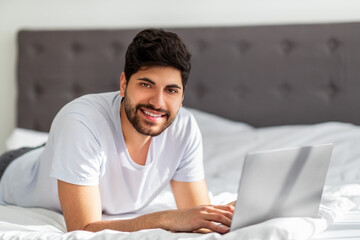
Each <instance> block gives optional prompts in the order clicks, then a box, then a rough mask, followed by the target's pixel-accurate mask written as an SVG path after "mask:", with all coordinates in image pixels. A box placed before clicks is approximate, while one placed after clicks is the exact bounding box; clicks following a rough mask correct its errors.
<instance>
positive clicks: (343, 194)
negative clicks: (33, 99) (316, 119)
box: [0, 110, 360, 240]
mask: <svg viewBox="0 0 360 240" xmlns="http://www.w3.org/2000/svg"><path fill="white" fill-rule="evenodd" d="M191 111H192V112H193V113H194V115H195V117H196V118H197V120H198V123H199V126H200V129H201V131H202V134H203V139H204V166H205V173H206V178H207V182H208V185H209V190H210V195H211V198H212V202H213V203H214V204H221V203H227V202H229V201H231V200H234V199H236V192H237V186H238V182H239V179H240V174H239V173H240V170H241V168H242V164H243V159H244V157H245V154H246V153H247V152H248V151H253V150H264V149H272V148H281V147H287V146H299V145H308V144H313V143H327V142H333V143H334V151H333V156H332V160H331V163H330V169H329V172H328V176H327V180H326V188H325V192H324V197H323V200H322V204H321V208H320V213H321V216H322V218H319V219H312V218H279V219H272V220H269V221H266V222H264V223H260V224H257V225H253V226H250V227H247V228H243V229H240V230H237V231H235V232H231V233H228V234H225V235H220V234H217V233H211V234H205V235H203V234H195V233H171V232H168V231H164V230H161V229H152V230H143V231H138V232H135V233H124V232H117V231H111V230H105V231H101V232H98V233H90V232H85V231H75V232H70V233H66V229H65V224H64V219H63V217H62V215H61V214H59V213H56V212H53V211H49V210H46V209H40V208H21V207H17V206H0V238H1V239H164V240H168V239H262V240H263V239H294V240H295V239H296V240H297V239H299V240H300V239H341V238H346V239H360V233H359V230H357V229H356V227H359V226H360V148H359V144H360V127H359V126H354V125H352V124H346V123H337V122H329V123H323V124H317V125H310V126H299V125H298V126H281V127H268V128H259V129H255V128H252V127H251V126H249V125H247V124H244V123H239V122H233V121H229V120H226V119H222V118H219V117H217V116H214V115H211V114H207V113H203V112H200V111H197V110H191ZM30 133H31V134H33V136H34V139H38V141H39V143H40V144H41V142H42V141H44V139H45V140H46V135H45V136H44V134H43V133H41V134H40V135H38V136H35V135H36V134H37V133H36V132H27V131H26V130H23V129H17V130H16V131H15V132H14V134H13V135H12V136H11V137H10V138H9V141H8V142H7V143H8V145H7V147H8V148H9V149H13V148H14V147H18V146H19V145H20V146H22V145H30V144H28V143H29V142H28V143H25V142H21V141H23V140H25V139H29V138H30V139H31V136H30V135H29V134H30ZM24 134H25V135H26V134H27V135H28V136H27V137H24ZM19 139H20V140H19ZM30 143H33V144H34V145H37V144H38V143H34V142H32V141H30ZM169 208H175V203H174V199H173V196H172V194H171V192H170V191H169V189H167V190H165V191H164V192H163V193H162V194H161V195H159V196H158V197H157V198H156V199H155V200H154V201H153V203H152V204H151V205H150V206H149V207H147V208H146V209H144V210H143V211H142V212H139V213H137V214H129V215H124V216H106V215H104V216H103V218H104V219H110V218H130V217H135V216H137V215H140V214H144V213H148V212H153V211H158V210H163V209H169ZM327 227H328V229H327V230H325V229H326V228H327ZM324 230H325V231H324Z"/></svg>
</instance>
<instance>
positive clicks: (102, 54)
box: [17, 23, 360, 131]
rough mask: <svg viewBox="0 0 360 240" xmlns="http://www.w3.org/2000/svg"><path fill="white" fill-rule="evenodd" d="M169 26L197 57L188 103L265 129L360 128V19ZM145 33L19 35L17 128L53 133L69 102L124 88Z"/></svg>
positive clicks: (78, 31)
mask: <svg viewBox="0 0 360 240" xmlns="http://www.w3.org/2000/svg"><path fill="white" fill-rule="evenodd" d="M167 30H170V31H175V32H177V33H178V34H179V35H180V37H181V38H182V39H183V40H184V41H185V43H186V44H187V46H188V48H189V49H190V51H191V52H192V56H193V58H192V72H191V74H190V79H189V83H188V86H187V89H186V91H185V100H184V105H185V106H189V107H193V108H198V109H201V110H204V111H207V112H211V113H216V114H218V115H221V116H224V117H226V118H230V119H233V120H237V121H244V122H247V123H249V124H251V125H253V126H257V127H260V126H271V125H283V124H312V123H318V122H324V121H343V122H351V123H355V124H360V111H359V109H360V67H359V66H360V23H340V24H309V25H282V26H281V25H278V26H248V27H208V28H177V29H167ZM139 31H140V29H125V30H71V31H63V30H62V31H59V30H56V31H48V30H47V31H44V30H43V31H29V30H23V31H20V32H19V34H18V67H17V77H18V117H17V120H18V126H19V127H23V128H29V129H36V130H42V131H48V130H49V127H50V124H51V121H52V119H53V117H54V116H55V114H56V113H57V111H58V110H59V109H60V108H61V107H62V106H63V105H64V104H65V103H67V102H68V101H71V100H72V99H74V98H76V97H78V96H80V95H83V94H86V93H95V92H104V91H116V90H118V89H119V77H120V74H121V72H122V70H123V66H124V55H125V52H126V48H127V46H128V44H129V43H130V42H131V40H132V38H133V37H134V36H135V34H136V33H137V32H139Z"/></svg>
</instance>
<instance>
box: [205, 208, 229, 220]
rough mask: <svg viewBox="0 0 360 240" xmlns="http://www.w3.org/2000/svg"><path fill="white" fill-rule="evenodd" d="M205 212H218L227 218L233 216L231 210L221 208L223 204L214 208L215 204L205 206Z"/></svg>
mask: <svg viewBox="0 0 360 240" xmlns="http://www.w3.org/2000/svg"><path fill="white" fill-rule="evenodd" d="M205 213H206V214H207V213H215V214H219V215H224V216H226V217H227V218H229V219H232V216H233V212H229V211H226V210H223V206H222V207H221V208H216V206H211V207H208V208H206V211H205Z"/></svg>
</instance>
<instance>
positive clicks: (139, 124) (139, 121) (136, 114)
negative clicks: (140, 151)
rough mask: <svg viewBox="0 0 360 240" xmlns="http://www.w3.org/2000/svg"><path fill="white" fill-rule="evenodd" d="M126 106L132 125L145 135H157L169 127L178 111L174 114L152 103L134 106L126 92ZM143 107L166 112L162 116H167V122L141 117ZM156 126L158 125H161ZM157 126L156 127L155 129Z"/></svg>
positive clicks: (127, 115)
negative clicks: (157, 121) (152, 120)
mask: <svg viewBox="0 0 360 240" xmlns="http://www.w3.org/2000/svg"><path fill="white" fill-rule="evenodd" d="M123 100H124V108H125V114H126V117H127V118H128V120H129V122H130V123H131V125H132V126H133V127H134V128H135V130H136V131H137V132H138V133H140V134H143V135H146V136H151V137H155V136H158V135H160V134H161V133H162V132H163V131H164V130H165V129H166V128H168V127H169V126H170V125H171V123H172V122H173V121H174V119H175V117H176V115H177V113H175V114H174V115H172V114H171V113H170V112H169V111H167V110H165V109H161V108H159V109H156V108H155V107H154V106H153V105H151V104H138V105H136V106H134V105H133V104H132V102H131V100H130V98H129V97H128V96H127V95H126V94H125V96H124V98H123ZM141 108H146V109H149V110H154V111H157V112H160V113H163V114H165V116H162V118H165V122H163V123H154V122H150V121H147V120H146V119H143V118H142V117H140V114H142V113H140V112H142V110H141ZM159 124H160V126H158V127H157V128H156V125H159ZM154 128H155V129H154Z"/></svg>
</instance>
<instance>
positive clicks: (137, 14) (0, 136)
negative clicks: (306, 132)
mask: <svg viewBox="0 0 360 240" xmlns="http://www.w3.org/2000/svg"><path fill="white" fill-rule="evenodd" d="M359 13H360V1H359V0H337V1H336V0H246V1H245V0H181V1H175V0H153V1H148V0H128V1H121V0H58V1H56V0H32V1H29V0H0V153H1V152H2V151H4V150H5V139H6V138H7V137H8V136H9V134H10V133H11V131H12V130H13V128H14V127H15V118H16V113H15V104H16V94H17V92H16V80H15V77H16V76H15V70H16V69H15V66H16V42H15V41H16V33H17V31H18V30H19V29H24V28H26V29H70V28H130V27H169V26H171V27H176V26H219V25H258V24H278V23H279V24H281V23H312V22H347V21H359V20H360V14H359Z"/></svg>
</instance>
